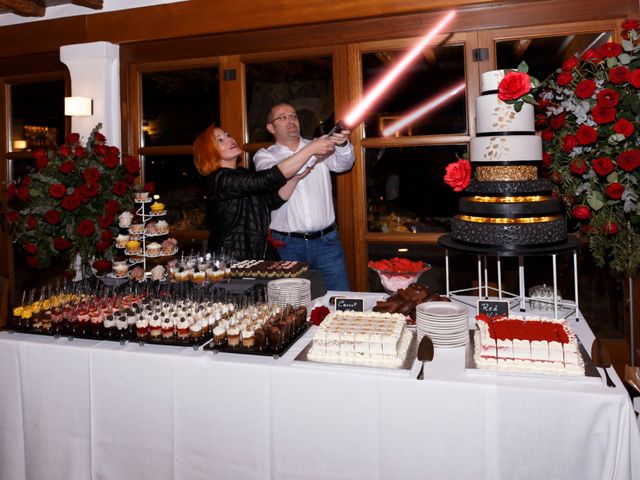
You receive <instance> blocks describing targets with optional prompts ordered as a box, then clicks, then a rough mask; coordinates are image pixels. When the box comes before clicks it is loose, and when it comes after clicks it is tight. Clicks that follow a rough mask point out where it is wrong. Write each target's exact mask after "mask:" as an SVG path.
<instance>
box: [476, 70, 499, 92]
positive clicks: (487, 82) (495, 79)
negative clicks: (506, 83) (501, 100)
mask: <svg viewBox="0 0 640 480" xmlns="http://www.w3.org/2000/svg"><path fill="white" fill-rule="evenodd" d="M503 78H504V70H491V71H490V72H485V73H483V74H482V75H481V76H480V91H481V92H482V93H484V92H493V91H495V90H498V85H499V84H500V82H501V81H502V79H503Z"/></svg>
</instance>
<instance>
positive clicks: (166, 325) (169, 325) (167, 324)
mask: <svg viewBox="0 0 640 480" xmlns="http://www.w3.org/2000/svg"><path fill="white" fill-rule="evenodd" d="M158 266H159V265H158ZM174 331H175V328H174V325H173V322H172V321H171V319H170V318H165V319H164V321H163V322H162V338H164V339H165V340H170V339H172V338H173V333H174Z"/></svg>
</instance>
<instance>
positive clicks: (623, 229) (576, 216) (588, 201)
mask: <svg viewBox="0 0 640 480" xmlns="http://www.w3.org/2000/svg"><path fill="white" fill-rule="evenodd" d="M639 29H640V21H638V20H627V21H625V22H624V23H623V24H622V38H623V40H622V42H621V43H615V42H609V43H605V44H603V45H602V46H600V47H599V48H596V49H590V50H587V51H586V52H585V53H584V54H583V55H582V56H581V57H580V58H570V59H569V60H567V61H565V62H564V64H563V66H562V68H561V69H559V70H558V71H556V72H555V73H554V74H553V75H552V76H551V77H550V78H548V79H547V80H545V81H544V82H543V83H542V85H541V87H542V88H541V89H540V92H539V93H537V100H538V103H539V105H540V111H541V112H540V113H542V114H543V115H539V116H538V117H537V118H539V122H538V127H539V128H541V129H542V130H543V131H542V139H543V147H544V150H545V154H544V155H545V159H546V160H545V161H544V162H543V163H544V166H545V167H546V169H547V173H548V174H549V177H550V178H551V180H552V181H554V182H555V184H556V185H555V189H556V191H557V193H558V194H559V195H560V196H561V197H562V198H563V200H564V201H565V204H566V206H567V212H568V215H569V216H570V218H572V219H573V220H574V222H575V224H576V225H577V230H578V234H579V235H580V236H581V237H582V238H583V239H584V240H585V241H587V242H588V244H589V249H590V251H591V253H592V255H593V257H594V259H595V260H596V262H597V263H598V265H600V266H604V265H606V264H609V265H610V267H611V268H612V270H613V271H616V272H620V273H624V274H626V275H635V274H637V271H638V268H639V267H640V203H639V199H640V137H639V133H638V129H640V35H639V34H638V30H639Z"/></svg>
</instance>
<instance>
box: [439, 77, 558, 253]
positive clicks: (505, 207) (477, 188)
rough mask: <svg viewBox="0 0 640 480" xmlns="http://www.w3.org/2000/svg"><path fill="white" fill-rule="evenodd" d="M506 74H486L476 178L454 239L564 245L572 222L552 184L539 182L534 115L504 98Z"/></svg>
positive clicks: (474, 156) (475, 144)
mask: <svg viewBox="0 0 640 480" xmlns="http://www.w3.org/2000/svg"><path fill="white" fill-rule="evenodd" d="M503 77H504V71H503V70H496V71H492V72H487V73H485V74H483V75H482V79H481V87H482V95H481V96H480V97H478V98H477V99H476V137H475V138H472V139H471V166H472V168H473V170H474V180H473V181H472V182H471V184H470V185H469V187H468V188H467V189H466V190H465V194H468V196H465V197H464V198H462V199H461V200H460V203H459V209H460V214H459V215H457V216H455V217H454V218H453V220H452V226H451V238H452V239H453V240H455V241H458V242H464V243H466V244H471V245H483V246H496V247H507V248H509V247H535V246H545V245H552V244H555V243H560V242H564V241H565V240H566V239H567V225H566V220H565V218H564V216H563V215H562V212H561V204H560V201H559V199H557V198H555V197H553V196H552V195H551V182H550V181H549V180H546V179H541V178H538V166H539V164H540V163H541V161H542V142H541V139H540V137H538V136H537V135H536V134H535V124H534V111H533V107H532V106H531V105H529V104H526V103H525V104H524V105H523V108H522V109H521V110H520V112H516V111H515V109H514V107H513V106H512V105H509V104H507V103H505V102H503V101H502V100H500V99H499V98H498V95H497V91H498V84H499V83H500V81H501V80H502V78H503Z"/></svg>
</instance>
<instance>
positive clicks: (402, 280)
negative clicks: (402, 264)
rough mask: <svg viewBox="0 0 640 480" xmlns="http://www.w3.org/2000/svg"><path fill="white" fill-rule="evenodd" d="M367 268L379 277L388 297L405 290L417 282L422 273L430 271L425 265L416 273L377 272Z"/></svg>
mask: <svg viewBox="0 0 640 480" xmlns="http://www.w3.org/2000/svg"><path fill="white" fill-rule="evenodd" d="M369 268H370V269H371V270H373V271H374V272H376V273H377V274H378V277H380V283H382V286H383V287H384V290H385V291H386V292H387V293H388V294H389V295H394V294H395V293H396V292H397V291H398V290H400V289H402V288H407V287H408V286H409V285H411V284H412V283H415V282H417V281H418V279H419V278H420V276H421V275H422V274H423V273H424V272H426V271H427V270H431V265H428V264H426V263H425V264H424V267H422V269H421V270H418V271H416V272H398V271H391V270H379V269H377V268H373V267H369Z"/></svg>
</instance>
